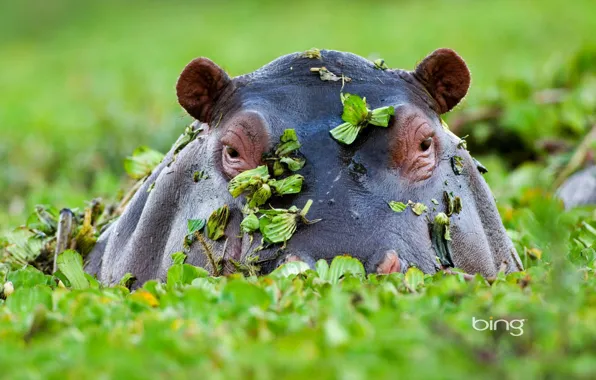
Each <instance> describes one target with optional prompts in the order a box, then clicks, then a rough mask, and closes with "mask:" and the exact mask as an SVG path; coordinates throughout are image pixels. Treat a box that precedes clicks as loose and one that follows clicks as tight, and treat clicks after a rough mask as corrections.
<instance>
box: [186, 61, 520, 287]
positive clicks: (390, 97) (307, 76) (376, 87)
mask: <svg viewBox="0 0 596 380" xmlns="http://www.w3.org/2000/svg"><path fill="white" fill-rule="evenodd" d="M321 67H325V68H326V69H327V71H328V72H329V73H331V74H330V75H331V78H325V77H323V76H322V75H321V70H320V68H321ZM333 75H334V76H333ZM325 79H328V80H325ZM469 85H470V73H469V71H468V68H467V66H466V64H465V63H464V61H463V60H462V59H461V58H460V57H459V56H458V55H457V54H456V53H455V52H454V51H452V50H449V49H440V50H437V51H435V52H433V53H432V54H430V55H429V56H428V57H426V58H425V59H424V60H423V61H422V62H420V64H419V65H418V66H417V67H416V69H415V70H414V71H412V72H411V71H404V70H388V69H383V68H381V67H380V65H379V64H375V63H373V62H370V61H368V60H366V59H363V58H361V57H359V56H356V55H353V54H349V53H342V52H336V51H326V50H323V51H320V54H319V55H315V56H314V57H311V58H309V57H308V55H304V54H290V55H287V56H284V57H281V58H279V59H277V60H275V61H273V62H272V63H270V64H268V65H266V66H265V67H263V68H261V69H259V70H257V71H255V72H253V73H251V74H248V75H244V76H241V77H237V78H234V79H231V78H229V77H228V75H227V74H226V73H225V72H224V71H223V70H222V69H221V68H219V67H218V66H217V65H216V64H214V63H213V62H211V61H210V60H208V59H205V58H198V59H195V60H193V61H192V62H191V63H190V64H188V66H187V67H186V68H185V69H184V71H183V72H182V74H181V76H180V79H179V81H178V84H177V93H178V99H179V102H180V104H181V105H182V106H183V107H184V108H185V109H186V110H187V112H188V113H189V114H190V115H192V116H193V117H195V118H196V119H198V120H199V121H200V122H202V123H205V124H207V125H209V131H208V133H207V136H206V139H208V140H212V141H213V144H210V146H211V148H212V149H211V151H210V152H209V154H212V155H213V161H214V162H215V163H216V172H217V174H216V175H217V179H216V180H217V181H220V182H221V188H222V191H225V185H226V184H227V182H228V181H229V180H230V179H231V178H233V177H234V176H236V175H237V174H239V173H240V172H242V171H245V170H248V169H253V168H255V167H257V166H258V165H262V164H263V157H264V156H265V154H266V153H267V152H270V151H271V150H272V149H273V148H274V146H275V145H276V144H277V143H278V142H279V139H280V136H281V135H282V134H283V132H284V130H286V129H294V130H295V131H296V133H297V135H298V138H299V141H300V142H301V144H302V146H301V148H300V154H301V155H302V156H303V157H304V158H305V159H306V165H305V166H304V167H303V169H301V170H300V171H299V173H300V174H301V175H303V176H304V183H303V187H302V191H301V192H300V193H299V194H296V195H286V196H283V197H281V198H279V199H277V198H276V199H274V200H272V205H273V206H274V207H281V208H288V207H290V206H292V205H295V206H297V207H301V206H303V205H304V204H306V202H307V201H308V200H309V199H312V200H313V202H314V203H313V204H312V207H311V208H310V211H309V217H312V218H320V219H321V221H320V222H319V223H317V224H312V225H303V226H300V227H299V228H298V230H297V231H296V233H295V234H294V235H293V236H292V238H291V239H290V240H289V241H287V243H286V245H285V247H284V249H283V250H281V251H280V247H279V245H273V246H270V247H268V248H267V247H266V248H265V249H262V250H261V251H260V252H259V256H260V258H261V259H263V258H268V257H280V258H281V259H282V260H284V259H287V258H288V257H289V258H291V259H296V258H297V259H300V260H303V261H306V262H310V263H312V262H313V261H314V260H318V259H321V258H324V259H331V258H333V257H334V256H337V255H341V254H349V255H351V256H354V257H357V258H359V259H360V260H362V262H363V263H365V267H366V268H367V270H368V271H370V272H387V271H394V270H405V269H406V268H407V267H408V266H417V267H419V268H421V269H422V270H423V271H425V272H431V273H432V272H434V271H435V270H436V269H437V268H438V265H440V263H438V262H437V259H436V257H437V252H436V249H437V247H435V246H434V245H433V238H432V236H431V234H432V231H433V228H432V223H433V218H434V216H435V215H436V214H437V213H439V212H446V211H448V210H446V208H447V207H448V205H447V204H446V203H445V202H444V199H445V197H447V198H449V196H445V193H447V194H449V195H451V196H453V197H459V199H460V200H461V203H462V209H461V211H460V212H459V213H457V214H456V213H452V214H451V213H450V214H451V218H450V233H451V247H450V256H451V260H452V263H453V264H454V265H455V266H457V267H460V268H462V269H463V270H465V271H467V272H471V273H481V274H483V275H486V276H489V275H494V274H495V273H496V272H497V270H498V269H499V267H500V266H501V265H502V263H503V262H505V263H506V264H507V268H508V270H516V269H517V268H519V260H518V258H517V254H516V253H515V250H514V248H513V246H512V244H511V241H510V240H509V238H508V237H507V235H506V233H505V230H504V228H503V226H502V224H501V221H500V218H499V214H498V212H497V210H496V207H495V203H494V200H493V197H492V195H491V193H490V191H489V189H488V187H487V185H486V183H485V181H484V180H483V178H482V176H481V174H480V172H479V169H478V168H477V162H476V161H474V159H473V158H472V157H471V156H470V154H469V153H468V152H467V150H466V149H465V145H463V144H462V142H461V140H460V139H459V138H457V137H456V136H455V135H453V134H451V133H450V132H449V131H448V129H447V128H446V127H445V126H444V125H443V123H442V121H441V117H440V115H441V114H443V113H446V112H448V111H449V110H451V109H452V108H453V107H454V106H456V105H457V104H458V103H459V102H460V100H461V99H462V98H463V97H464V96H465V95H466V93H467V91H468V87H469ZM340 93H349V94H357V95H359V96H361V97H365V98H366V102H367V103H368V105H369V108H371V109H374V108H378V107H384V106H393V107H394V109H395V113H394V116H392V117H391V119H390V121H389V125H388V128H379V127H375V126H368V127H365V128H364V129H363V130H362V131H361V133H360V134H359V135H358V137H357V139H356V140H355V141H354V143H352V144H350V145H346V144H343V143H341V142H338V141H336V140H335V139H334V138H333V137H332V136H331V135H330V133H329V131H330V130H332V129H333V128H334V127H336V126H338V125H339V124H341V123H342V122H343V121H342V118H341V116H342V110H343V106H342V102H341V99H340ZM454 160H455V161H454ZM390 201H401V202H404V203H407V202H408V201H412V202H414V203H418V202H419V203H423V204H424V205H426V206H427V210H426V212H424V213H422V215H417V214H416V213H415V212H412V211H411V210H405V211H404V212H395V211H393V210H392V209H391V208H390V207H389V206H388V203H389V202H390ZM240 211H241V205H240V204H239V205H237V207H236V209H232V212H238V213H239V212H240ZM458 211H459V210H458ZM229 229H230V231H229V232H230V233H228V236H236V235H238V230H237V226H234V225H230V227H229ZM242 243H243V242H242V241H241V240H239V239H238V240H236V241H234V242H230V243H229V248H228V249H230V250H232V256H235V257H241V256H246V255H247V254H251V250H252V249H253V248H254V246H255V245H250V244H247V241H246V239H245V240H244V244H242ZM271 262H274V260H271Z"/></svg>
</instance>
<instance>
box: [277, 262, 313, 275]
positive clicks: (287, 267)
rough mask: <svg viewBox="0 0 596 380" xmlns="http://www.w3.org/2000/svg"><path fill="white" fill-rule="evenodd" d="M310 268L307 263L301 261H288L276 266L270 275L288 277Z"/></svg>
mask: <svg viewBox="0 0 596 380" xmlns="http://www.w3.org/2000/svg"><path fill="white" fill-rule="evenodd" d="M307 270H310V267H309V266H308V264H307V263H305V262H303V261H290V262H288V263H285V264H282V265H280V266H279V267H277V268H276V269H275V270H274V271H273V272H271V274H270V276H272V277H289V276H295V275H297V274H300V273H303V272H306V271H307Z"/></svg>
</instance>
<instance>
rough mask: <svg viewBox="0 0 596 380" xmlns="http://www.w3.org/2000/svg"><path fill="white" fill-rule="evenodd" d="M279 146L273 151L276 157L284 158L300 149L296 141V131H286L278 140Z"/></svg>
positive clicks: (298, 142)
mask: <svg viewBox="0 0 596 380" xmlns="http://www.w3.org/2000/svg"><path fill="white" fill-rule="evenodd" d="M279 141H280V144H279V145H278V146H277V148H276V149H275V154H276V155H277V156H278V157H282V156H285V155H287V154H289V153H291V152H293V151H295V150H298V149H300V147H301V145H300V141H298V135H296V130H294V129H286V130H285V131H284V133H283V134H282V135H281V137H280V138H279Z"/></svg>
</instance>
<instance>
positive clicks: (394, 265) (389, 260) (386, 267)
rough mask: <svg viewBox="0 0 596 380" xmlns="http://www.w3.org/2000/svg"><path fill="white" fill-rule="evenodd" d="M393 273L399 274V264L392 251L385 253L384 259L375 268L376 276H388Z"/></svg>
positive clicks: (395, 254)
mask: <svg viewBox="0 0 596 380" xmlns="http://www.w3.org/2000/svg"><path fill="white" fill-rule="evenodd" d="M394 272H401V263H400V261H399V257H398V256H397V253H396V252H395V251H394V250H391V251H387V252H385V258H384V259H383V261H381V263H380V264H379V265H378V266H377V273H378V274H390V273H394Z"/></svg>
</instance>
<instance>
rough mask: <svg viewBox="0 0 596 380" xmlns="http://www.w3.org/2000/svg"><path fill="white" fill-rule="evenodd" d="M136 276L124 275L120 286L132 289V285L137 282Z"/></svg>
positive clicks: (119, 282) (119, 283)
mask: <svg viewBox="0 0 596 380" xmlns="http://www.w3.org/2000/svg"><path fill="white" fill-rule="evenodd" d="M135 279H136V278H135V276H133V274H132V273H130V272H129V273H126V274H124V276H122V278H121V279H120V281H118V285H120V286H124V287H125V288H130V286H131V285H132V283H133V282H134V281H135Z"/></svg>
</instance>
